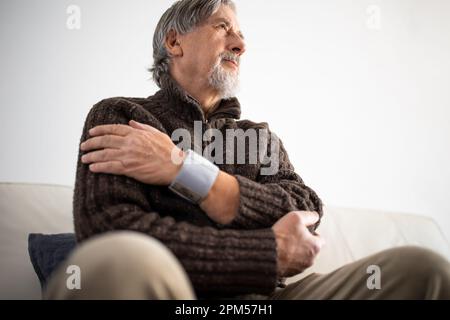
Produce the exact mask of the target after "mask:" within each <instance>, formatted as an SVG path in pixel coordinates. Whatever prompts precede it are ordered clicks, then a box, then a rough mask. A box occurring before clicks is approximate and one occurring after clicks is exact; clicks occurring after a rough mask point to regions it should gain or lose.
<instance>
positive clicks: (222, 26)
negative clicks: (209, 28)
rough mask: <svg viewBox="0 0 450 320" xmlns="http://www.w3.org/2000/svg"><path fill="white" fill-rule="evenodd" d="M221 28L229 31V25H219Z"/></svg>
mask: <svg viewBox="0 0 450 320" xmlns="http://www.w3.org/2000/svg"><path fill="white" fill-rule="evenodd" d="M219 28H222V29H224V30H228V28H227V25H226V24H225V23H222V24H219Z"/></svg>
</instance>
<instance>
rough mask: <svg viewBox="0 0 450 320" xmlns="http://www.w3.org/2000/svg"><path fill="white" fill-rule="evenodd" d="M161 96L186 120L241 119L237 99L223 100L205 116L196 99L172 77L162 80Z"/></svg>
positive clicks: (162, 78)
mask: <svg viewBox="0 0 450 320" xmlns="http://www.w3.org/2000/svg"><path fill="white" fill-rule="evenodd" d="M160 83H161V94H162V95H164V96H165V98H166V99H165V100H166V101H167V102H169V107H170V108H172V109H173V110H174V111H175V112H176V113H177V114H179V115H181V116H182V117H183V118H185V119H186V120H202V121H203V122H206V121H208V122H212V121H215V120H218V119H224V118H225V119H226V118H231V119H240V116H241V105H240V103H239V101H238V99H237V98H230V99H222V100H221V101H220V102H219V103H218V105H217V106H215V107H213V109H212V110H211V111H210V112H208V113H207V114H205V112H204V111H203V109H202V108H201V106H200V104H199V103H198V101H197V100H196V99H194V98H193V97H191V96H190V95H189V94H188V93H187V92H186V91H185V90H184V89H183V88H182V87H181V86H180V85H179V84H178V83H177V82H176V81H175V80H174V79H173V78H172V77H171V76H170V75H167V74H165V75H163V76H161V79H160Z"/></svg>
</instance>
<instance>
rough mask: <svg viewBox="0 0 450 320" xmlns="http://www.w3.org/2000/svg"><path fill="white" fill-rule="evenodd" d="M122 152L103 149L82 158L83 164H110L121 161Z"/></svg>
mask: <svg viewBox="0 0 450 320" xmlns="http://www.w3.org/2000/svg"><path fill="white" fill-rule="evenodd" d="M121 155H122V152H121V151H120V150H118V149H103V150H97V151H93V152H89V153H87V154H85V155H83V156H82V157H81V162H83V163H94V162H108V161H115V160H119V159H120V156H121Z"/></svg>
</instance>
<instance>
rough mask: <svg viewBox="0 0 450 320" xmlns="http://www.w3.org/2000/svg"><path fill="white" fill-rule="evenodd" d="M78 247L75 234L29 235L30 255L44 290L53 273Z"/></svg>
mask: <svg viewBox="0 0 450 320" xmlns="http://www.w3.org/2000/svg"><path fill="white" fill-rule="evenodd" d="M76 245H77V241H76V238H75V235H74V234H73V233H64V234H54V235H44V234H35V233H31V234H29V235H28V253H29V255H30V259H31V263H32V264H33V268H34V271H36V274H37V276H38V278H39V281H40V283H41V288H42V289H44V288H45V285H46V283H47V281H48V279H49V277H50V275H51V274H52V272H53V271H54V270H55V269H56V268H57V267H58V265H59V264H60V263H61V262H63V261H64V260H65V259H66V258H67V257H68V256H69V254H70V253H71V252H72V250H73V249H74V248H75V246H76Z"/></svg>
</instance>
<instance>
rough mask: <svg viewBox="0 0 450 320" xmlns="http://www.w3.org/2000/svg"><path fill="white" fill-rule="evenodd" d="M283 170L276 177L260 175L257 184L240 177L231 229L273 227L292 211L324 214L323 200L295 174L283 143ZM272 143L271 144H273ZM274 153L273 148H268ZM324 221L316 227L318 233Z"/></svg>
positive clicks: (281, 149) (280, 158)
mask: <svg viewBox="0 0 450 320" xmlns="http://www.w3.org/2000/svg"><path fill="white" fill-rule="evenodd" d="M278 142H279V157H278V159H279V167H278V170H277V172H276V174H274V175H261V174H259V175H258V177H257V179H256V181H253V180H251V179H248V178H246V177H243V176H241V175H236V176H235V177H236V178H237V180H238V183H239V191H240V199H239V210H238V214H237V216H236V217H235V219H234V220H233V221H232V222H231V223H230V224H229V225H228V226H227V227H236V228H245V229H258V228H267V227H271V226H273V224H274V223H275V222H276V221H277V220H279V219H280V218H281V217H283V216H284V215H285V214H287V213H288V212H290V211H301V210H305V211H316V212H317V213H318V214H319V216H320V218H321V217H322V215H323V210H322V201H321V200H320V198H319V197H318V196H317V194H316V193H315V192H314V190H312V189H311V188H310V187H308V186H306V185H305V184H304V182H303V180H302V179H301V178H300V176H299V175H298V174H297V173H295V170H294V167H293V165H292V164H291V162H290V161H289V157H288V154H287V152H286V150H285V148H284V146H283V143H282V142H281V140H279V139H278ZM270 143H271V142H270V140H269V141H268V144H270ZM268 149H269V150H270V147H268ZM319 224H320V220H319V221H318V222H317V224H316V225H314V227H313V228H312V230H316V229H317V227H318V226H319Z"/></svg>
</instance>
